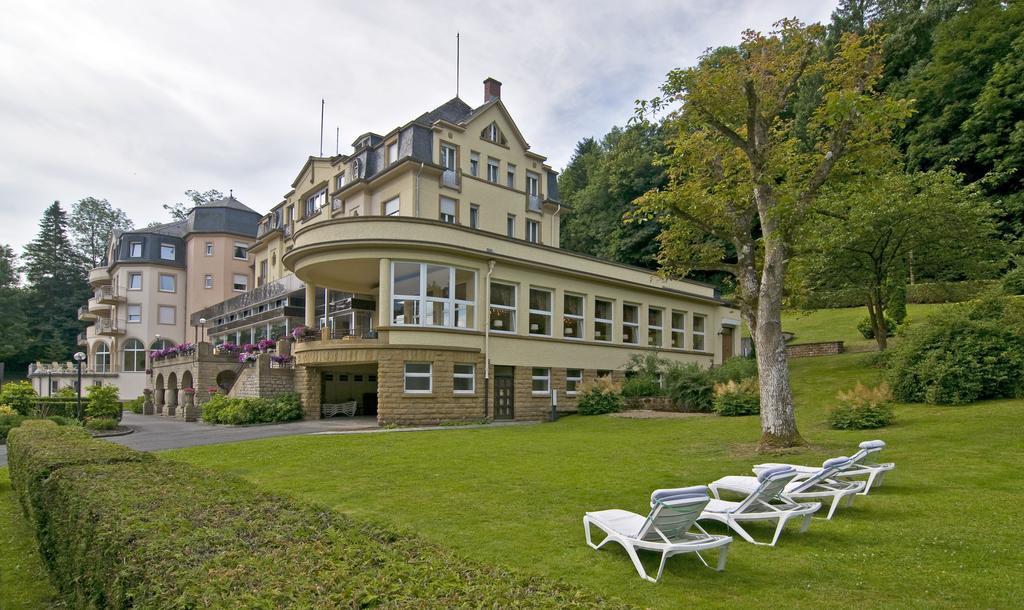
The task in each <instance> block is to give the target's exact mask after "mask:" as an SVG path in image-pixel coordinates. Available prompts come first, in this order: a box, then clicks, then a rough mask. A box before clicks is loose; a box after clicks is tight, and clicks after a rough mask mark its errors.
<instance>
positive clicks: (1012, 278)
mask: <svg viewBox="0 0 1024 610" xmlns="http://www.w3.org/2000/svg"><path fill="white" fill-rule="evenodd" d="M1003 292H1004V293H1005V294H1012V295H1024V257H1021V258H1018V260H1017V266H1016V267H1015V268H1014V269H1011V270H1010V271H1008V272H1007V273H1006V275H1004V276H1003Z"/></svg>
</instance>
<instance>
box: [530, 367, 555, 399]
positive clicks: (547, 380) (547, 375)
mask: <svg viewBox="0 0 1024 610" xmlns="http://www.w3.org/2000/svg"><path fill="white" fill-rule="evenodd" d="M537 371H543V374H540V375H538V374H537ZM538 381H543V382H544V387H545V389H543V390H537V389H534V384H535V383H537V382H538ZM530 394H532V395H534V396H548V395H550V394H551V369H550V368H546V367H540V366H535V367H532V370H531V371H530Z"/></svg>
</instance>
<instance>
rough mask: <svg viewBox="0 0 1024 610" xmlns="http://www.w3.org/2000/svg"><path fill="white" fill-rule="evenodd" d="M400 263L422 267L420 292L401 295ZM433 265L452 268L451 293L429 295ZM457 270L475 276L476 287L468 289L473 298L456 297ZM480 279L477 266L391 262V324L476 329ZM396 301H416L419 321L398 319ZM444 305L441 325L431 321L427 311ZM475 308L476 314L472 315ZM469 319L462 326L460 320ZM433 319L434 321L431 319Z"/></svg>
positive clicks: (450, 272) (449, 274)
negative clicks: (429, 273) (397, 276)
mask: <svg viewBox="0 0 1024 610" xmlns="http://www.w3.org/2000/svg"><path fill="white" fill-rule="evenodd" d="M397 265H417V266H418V267H419V294H418V295H411V294H401V293H398V292H396V291H395V268H396V266H397ZM429 267H444V268H446V269H448V296H447V297H428V296H427V269H428V268H429ZM457 271H462V272H467V273H471V274H472V275H473V290H471V291H468V292H469V295H471V296H472V297H473V298H472V299H457V298H455V286H456V282H455V278H456V277H457ZM476 282H477V273H476V271H475V270H473V269H466V268H464V267H451V266H449V265H437V264H434V263H420V262H417V261H392V262H391V323H392V324H394V325H395V326H426V327H430V328H453V329H459V330H473V328H474V327H475V321H474V318H475V317H476ZM395 301H414V302H415V303H416V305H415V307H416V313H415V315H416V322H406V321H404V320H403V321H402V322H396V321H395ZM433 303H443V304H444V312H445V313H444V316H443V317H444V318H445V319H446V320H442V322H441V323H440V324H434V323H431V324H428V323H427V322H426V320H427V312H428V311H431V312H432V311H433V309H432V308H431V304H433ZM470 311H472V315H471V314H470ZM460 321H463V322H465V324H464V325H460V324H459V322H460ZM431 322H433V320H431Z"/></svg>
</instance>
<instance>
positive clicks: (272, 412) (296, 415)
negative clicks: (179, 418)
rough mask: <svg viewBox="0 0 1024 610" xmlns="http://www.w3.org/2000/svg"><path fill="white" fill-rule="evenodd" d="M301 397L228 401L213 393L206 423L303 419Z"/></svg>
mask: <svg viewBox="0 0 1024 610" xmlns="http://www.w3.org/2000/svg"><path fill="white" fill-rule="evenodd" d="M302 413H303V412H302V403H301V402H299V396H298V394H294V393H290V394H280V395H278V396H275V397H274V398H228V397H227V396H225V395H224V394H220V393H217V394H214V395H213V396H211V397H210V400H209V401H207V402H205V403H203V421H206V422H209V423H212V424H233V425H241V424H264V423H272V422H285V421H293V420H296V419H302Z"/></svg>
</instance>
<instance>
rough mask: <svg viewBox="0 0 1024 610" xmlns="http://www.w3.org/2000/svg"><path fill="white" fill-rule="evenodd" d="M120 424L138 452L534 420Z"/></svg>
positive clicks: (3, 458)
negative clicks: (384, 424) (390, 424)
mask: <svg viewBox="0 0 1024 610" xmlns="http://www.w3.org/2000/svg"><path fill="white" fill-rule="evenodd" d="M121 423H122V424H124V425H126V426H131V427H132V428H134V429H135V432H133V433H132V434H126V435H124V436H113V437H110V438H107V439H106V440H108V441H110V442H112V443H117V444H119V445H124V446H126V447H131V448H132V449H138V450H139V451H160V450H161V449H178V448H181V447H196V446H198V445H216V444H220V443H234V442H237V441H249V440H255V439H260V438H271V437H275V436H297V435H302V434H366V433H371V432H372V433H376V432H380V433H385V432H422V431H426V430H464V429H466V428H493V427H501V426H520V425H529V424H532V423H537V422H516V421H509V422H494V423H489V424H474V425H467V426H425V427H422V428H390V429H388V428H380V427H378V426H377V418H376V417H334V418H331V419H315V420H308V421H297V422H290V423H287V424H266V425H260V426H217V425H214V424H206V423H203V422H183V421H181V420H180V419H175V418H173V417H161V416H159V415H137V414H135V413H129V412H127V411H126V412H125V414H124V417H123V418H122V420H121ZM6 465H7V445H0V468H2V467H4V466H6Z"/></svg>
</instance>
